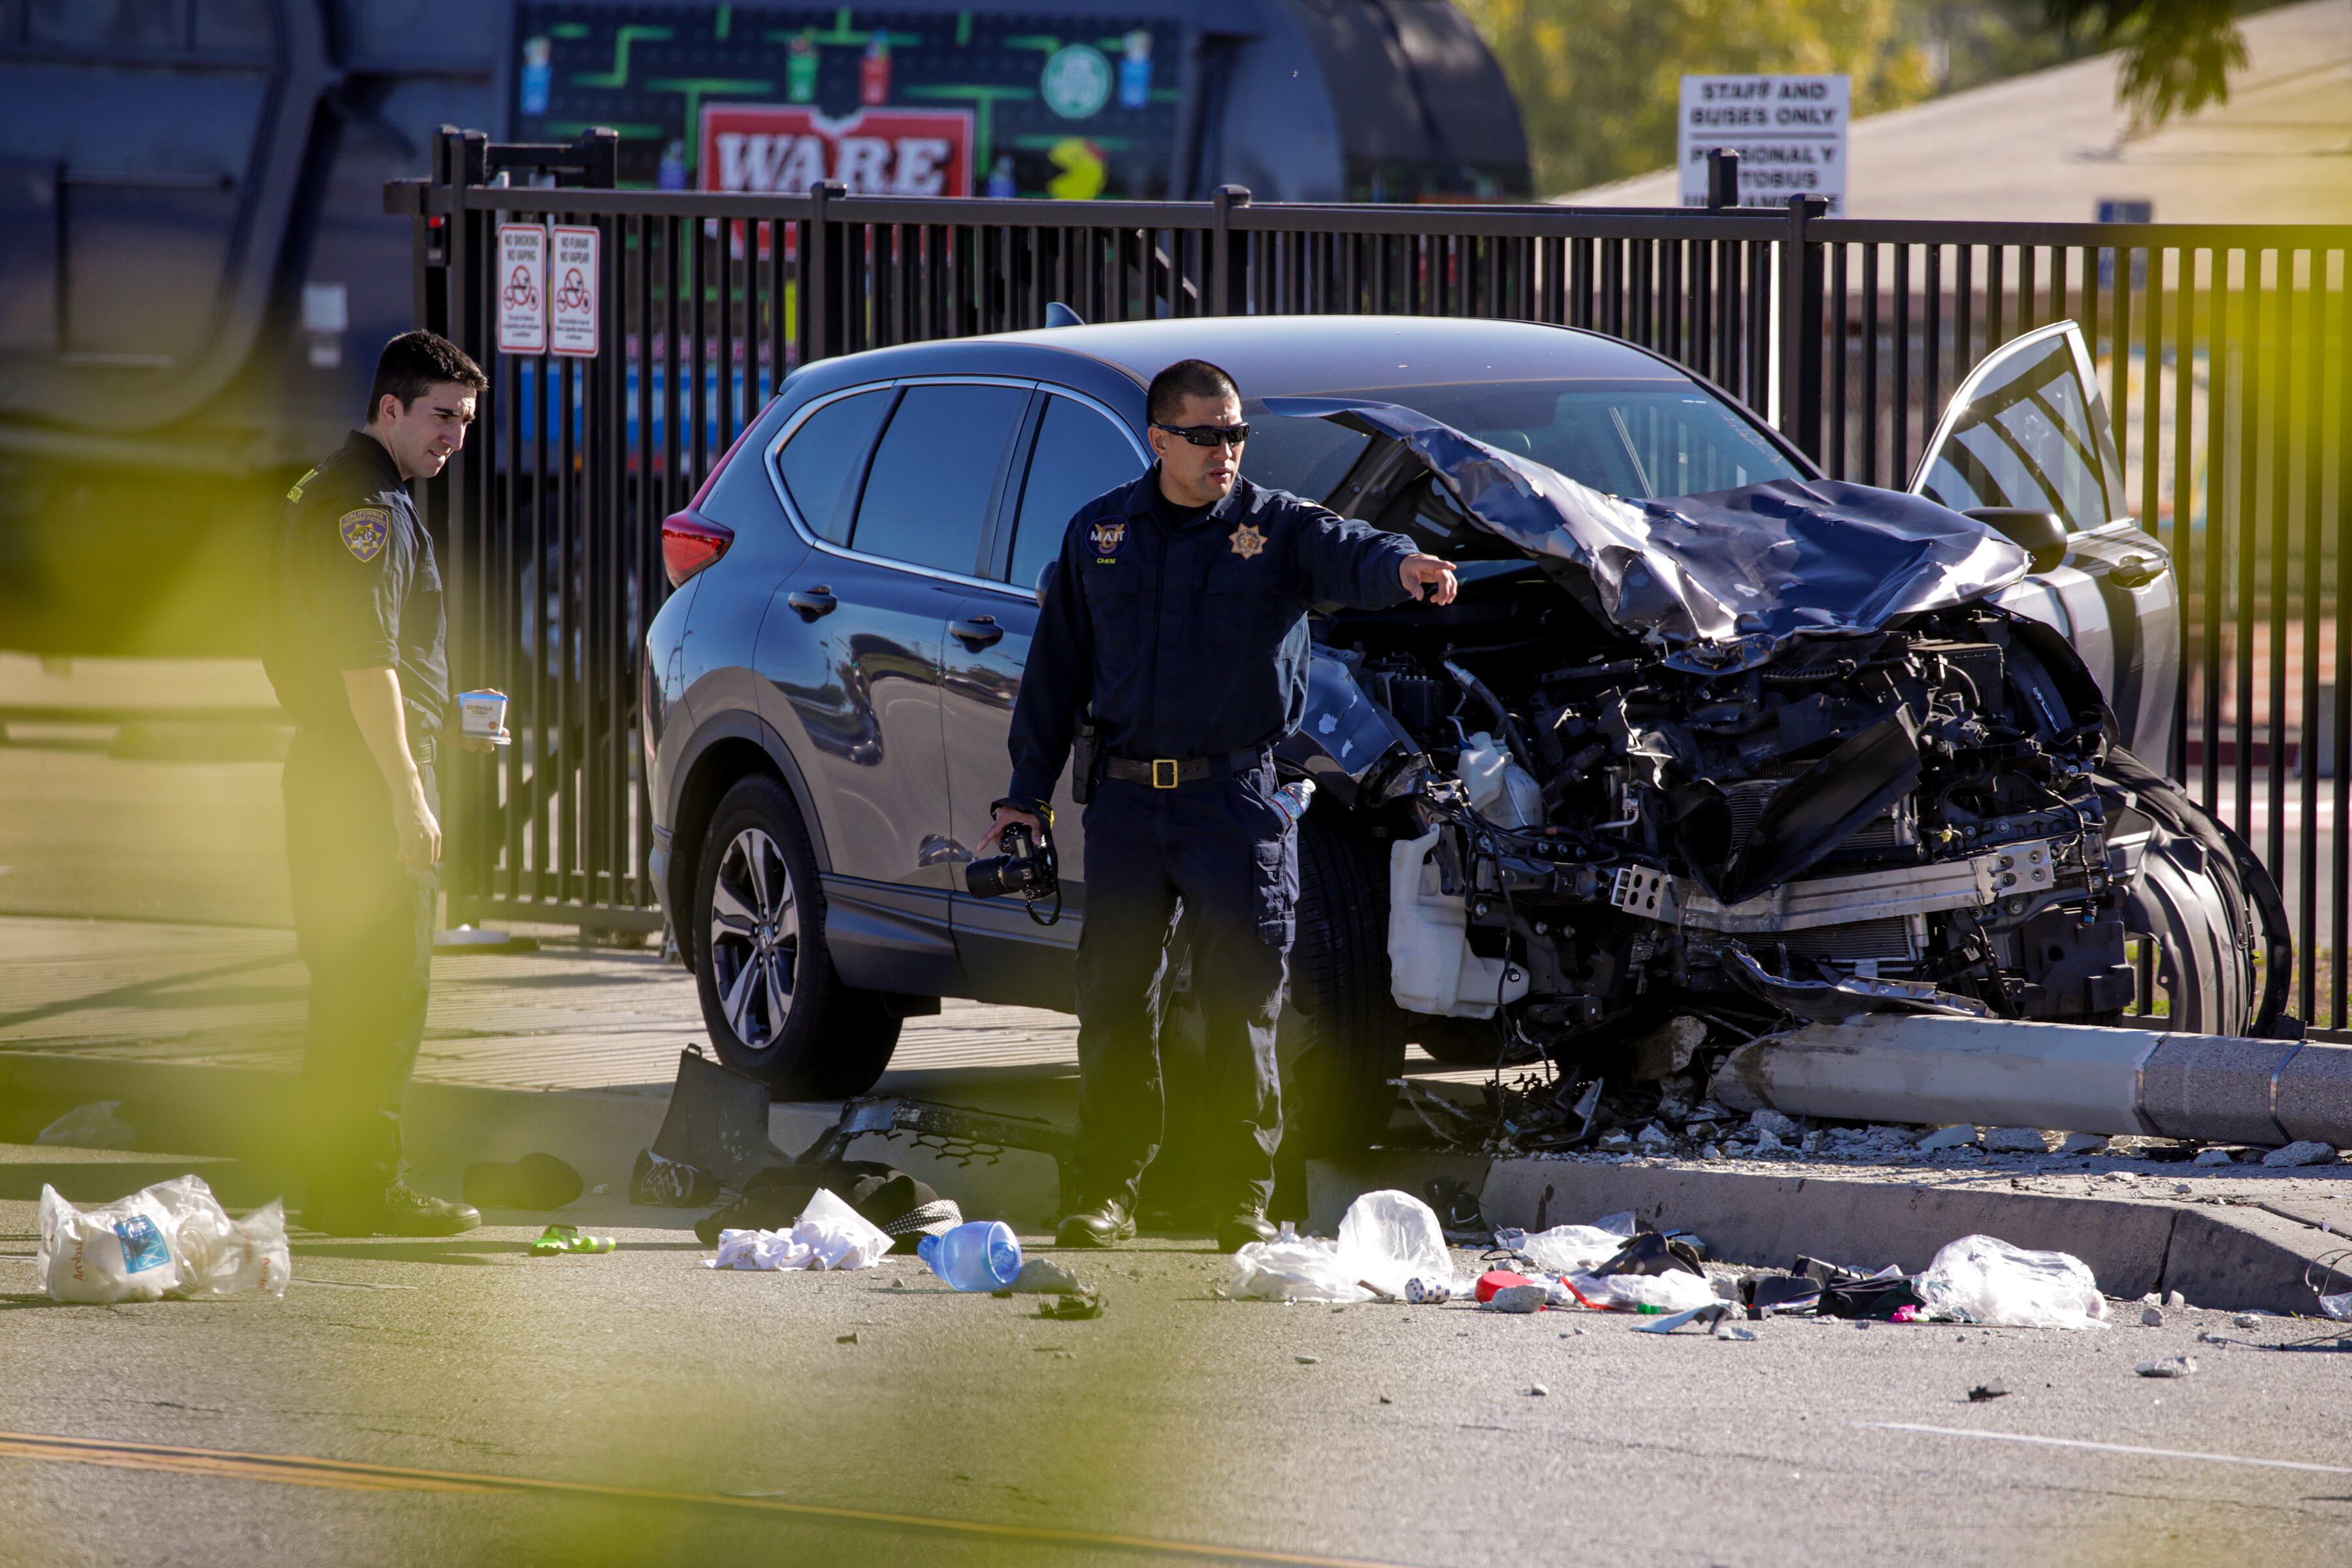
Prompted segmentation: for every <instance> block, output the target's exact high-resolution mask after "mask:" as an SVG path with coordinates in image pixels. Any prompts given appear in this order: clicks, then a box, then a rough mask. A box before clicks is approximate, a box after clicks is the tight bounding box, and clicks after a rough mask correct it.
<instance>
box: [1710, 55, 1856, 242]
mask: <svg viewBox="0 0 2352 1568" xmlns="http://www.w3.org/2000/svg"><path fill="white" fill-rule="evenodd" d="M1852 98H1853V95H1852V89H1851V86H1850V83H1849V81H1848V79H1846V78H1845V77H1843V76H1686V77H1685V78H1683V98H1682V114H1681V126H1682V135H1681V147H1680V149H1679V159H1680V163H1681V166H1682V197H1683V205H1685V206H1686V207H1703V206H1705V205H1706V155H1707V153H1710V152H1712V151H1713V150H1714V149H1716V148H1717V147H1728V148H1730V149H1731V150H1732V151H1734V152H1736V153H1738V154H1739V205H1742V206H1774V205H1780V204H1782V203H1785V202H1786V201H1787V200H1788V199H1789V198H1790V196H1826V197H1828V198H1829V204H1830V206H1829V216H1832V217H1842V216H1844V213H1845V154H1846V125H1847V121H1848V120H1849V119H1850V118H1851V116H1850V114H1849V113H1848V110H1849V109H1850V107H1851V104H1852Z"/></svg>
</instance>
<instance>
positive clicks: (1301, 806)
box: [1274, 779, 1315, 822]
mask: <svg viewBox="0 0 2352 1568" xmlns="http://www.w3.org/2000/svg"><path fill="white" fill-rule="evenodd" d="M1314 796H1315V781H1314V780H1312V779H1293V780H1291V781H1290V783H1288V784H1285V785H1283V786H1282V787H1281V788H1280V789H1278V790H1276V791H1275V792H1274V804H1275V805H1278V806H1280V807H1282V814H1283V815H1284V816H1287V817H1288V818H1290V820H1291V821H1293V822H1296V821H1297V820H1298V819H1299V818H1300V817H1302V816H1306V815H1307V803H1308V802H1309V801H1311V800H1312V799H1313V798H1314Z"/></svg>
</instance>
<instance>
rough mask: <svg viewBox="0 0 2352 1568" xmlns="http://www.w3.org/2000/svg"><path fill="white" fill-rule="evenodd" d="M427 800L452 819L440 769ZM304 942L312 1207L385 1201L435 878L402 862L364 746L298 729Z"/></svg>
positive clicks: (295, 757)
mask: <svg viewBox="0 0 2352 1568" xmlns="http://www.w3.org/2000/svg"><path fill="white" fill-rule="evenodd" d="M418 771H419V772H420V773H422V774H423V775H424V779H425V799H426V800H427V801H428V802H429V803H430V804H431V805H432V806H433V810H434V814H435V815H436V816H438V815H439V814H440V809H441V805H440V794H439V791H438V789H437V787H436V781H435V779H434V775H433V768H432V766H431V764H429V763H425V764H420V766H419V769H418ZM285 789H286V858H287V861H288V865H289V869H290V870H291V871H292V873H293V887H294V932H295V937H296V941H297V942H298V943H299V947H300V949H301V953H302V962H303V963H304V964H305V965H307V966H308V967H309V969H310V1030H309V1037H308V1041H307V1047H306V1050H305V1052H304V1055H303V1058H302V1103H303V1121H304V1129H303V1131H304V1133H305V1135H306V1142H307V1143H308V1145H309V1148H308V1151H307V1152H308V1155H309V1171H310V1184H311V1188H312V1192H313V1194H314V1196H315V1195H316V1194H321V1193H324V1194H328V1195H330V1196H335V1195H344V1196H351V1197H362V1196H365V1195H366V1194H371V1193H380V1192H382V1191H383V1188H384V1187H385V1186H387V1185H388V1184H390V1183H391V1182H392V1181H393V1179H394V1177H396V1176H397V1175H398V1174H399V1173H400V1107H401V1100H403V1098H404V1096H405V1095H406V1093H407V1090H408V1075H409V1072H410V1070H411V1069H412V1068H415V1065H416V1047H417V1046H418V1044H419V1042H421V1041H422V1040H423V1039H424V1037H425V997H426V994H427V992H428V989H429V987H430V985H431V982H432V966H433V921H434V913H435V910H434V894H435V891H436V878H435V875H434V873H432V872H431V871H418V870H415V869H414V868H410V867H408V866H405V865H404V864H402V862H401V859H400V837H399V831H398V829H397V828H396V827H395V826H394V822H393V813H392V796H391V792H390V791H389V790H388V789H386V787H385V785H384V782H383V773H380V772H379V771H377V768H376V765H375V760H374V758H373V757H372V756H371V755H370V754H369V753H368V751H367V748H366V747H365V746H364V745H363V744H362V743H361V742H359V741H358V739H357V738H356V737H354V738H352V739H350V740H338V739H333V738H328V737H320V736H318V735H315V734H313V733H311V732H310V731H297V732H296V734H295V738H294V743H293V746H292V748H291V749H290V750H289V752H288V753H287V757H286V773H285Z"/></svg>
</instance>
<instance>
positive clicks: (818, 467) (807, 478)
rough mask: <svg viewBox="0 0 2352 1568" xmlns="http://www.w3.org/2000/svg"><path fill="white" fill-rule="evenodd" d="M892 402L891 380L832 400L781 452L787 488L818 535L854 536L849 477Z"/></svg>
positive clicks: (778, 458)
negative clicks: (850, 519) (889, 384)
mask: <svg viewBox="0 0 2352 1568" xmlns="http://www.w3.org/2000/svg"><path fill="white" fill-rule="evenodd" d="M889 407H890V389H889V388H888V387H887V386H877V387H876V388H875V389H874V390H873V391H871V392H861V393H858V394H856V395H854V396H850V397H845V398H843V399H841V400H840V401H839V402H837V403H828V404H826V405H824V407H822V408H820V409H818V410H817V411H816V412H815V413H814V414H812V415H810V416H808V418H807V420H806V421H805V422H803V424H802V426H801V427H800V428H799V429H798V430H795V431H793V438H792V439H791V440H789V441H787V442H785V443H784V449H783V450H782V452H780V453H778V454H777V455H776V471H777V472H778V473H780V474H782V476H783V480H784V491H785V493H786V494H787V495H790V496H791V497H792V498H793V506H794V507H796V508H798V509H799V510H800V514H801V521H803V522H804V523H806V524H808V526H809V528H810V529H811V530H812V531H814V533H815V534H816V535H817V537H818V538H820V539H824V540H828V541H830V542H833V543H835V544H839V543H840V542H842V541H844V540H845V539H847V538H848V537H849V503H850V500H851V497H852V489H853V487H852V486H851V484H850V482H849V481H850V479H852V478H853V477H854V476H855V475H856V472H857V468H858V465H859V464H860V463H862V462H864V461H865V460H866V448H867V447H871V446H873V444H874V430H875V426H878V425H880V424H881V423H882V416H883V415H884V414H885V413H887V411H888V410H889Z"/></svg>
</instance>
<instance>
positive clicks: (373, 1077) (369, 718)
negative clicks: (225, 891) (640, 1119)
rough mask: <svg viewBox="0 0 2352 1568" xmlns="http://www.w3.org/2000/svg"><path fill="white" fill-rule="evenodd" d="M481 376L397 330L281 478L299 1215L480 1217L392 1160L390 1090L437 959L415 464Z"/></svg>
mask: <svg viewBox="0 0 2352 1568" xmlns="http://www.w3.org/2000/svg"><path fill="white" fill-rule="evenodd" d="M487 385H488V380H487V379H486V378H485V377H484V376H483V374H482V372H481V369H480V367H479V366H478V365H476V364H475V363H474V362H473V361H472V360H471V359H470V358H468V357H467V355H466V353H465V352H464V351H463V350H461V349H459V348H458V347H457V345H456V344H455V343H452V342H449V341H448V340H446V338H441V337H436V335H434V334H433V333H431V332H423V331H418V332H406V333H404V334H402V335H401V336H399V337H396V338H394V339H393V340H392V342H390V343H388V344H386V345H385V346H384V351H383V357H382V359H380V360H379V361H378V362H377V364H376V372H375V381H374V384H373V386H372V387H371V389H370V391H369V395H368V421H367V427H366V428H365V429H362V430H354V431H353V432H352V434H351V436H350V437H349V438H348V439H346V440H345V441H344V442H343V444H342V447H341V448H340V449H339V450H338V451H337V452H336V453H335V454H334V456H332V457H331V458H328V459H327V460H326V461H325V462H324V463H322V464H320V466H319V467H318V468H313V469H312V470H311V471H310V473H308V474H306V475H304V476H303V477H302V479H301V480H300V482H299V483H298V484H296V485H295V487H294V488H293V489H291V490H289V491H288V492H287V498H286V499H287V506H286V511H285V516H284V520H283V521H282V522H281V524H280V527H279V531H278V540H277V545H276V549H275V550H274V551H273V552H272V555H271V570H270V581H269V589H268V599H267V601H266V620H265V624H264V633H263V644H264V647H263V662H264V665H265V667H266V668H268V672H269V680H270V684H271V685H273V686H275V687H276V688H277V689H278V701H279V702H281V703H282V704H284V706H285V708H286V710H287V711H288V712H289V713H290V714H292V715H293V716H294V722H295V731H294V742H293V745H292V747H291V749H290V750H289V752H287V756H286V773H285V790H286V858H287V861H288V865H289V869H290V870H291V871H292V873H293V887H294V929H295V934H296V938H297V940H298V942H299V946H300V948H301V952H302V962H303V963H304V964H306V965H307V966H308V967H309V969H310V1030H309V1037H308V1041H307V1047H306V1050H305V1053H304V1056H303V1060H302V1098H303V1107H304V1121H305V1128H304V1131H305V1132H306V1133H307V1135H308V1142H309V1144H310V1148H309V1150H308V1166H309V1177H310V1201H309V1204H308V1205H307V1207H306V1208H305V1210H304V1215H303V1217H304V1219H305V1221H306V1222H307V1223H308V1224H309V1225H310V1226H311V1227H312V1228H314V1229H319V1230H325V1231H331V1232H333V1233H335V1234H338V1235H352V1236H368V1235H375V1234H379V1233H382V1234H390V1235H394V1236H454V1235H456V1234H457V1232H459V1231H464V1230H470V1229H472V1228H473V1227H474V1226H478V1225H479V1224H481V1222H482V1216H481V1215H480V1214H478V1212H476V1211H475V1210H474V1209H472V1208H470V1207H468V1206H467V1205H463V1204H452V1203H445V1202H443V1201H442V1200H441V1199H438V1198H435V1197H429V1196H427V1195H425V1194H422V1193H418V1192H415V1191H413V1190H412V1189H411V1188H410V1187H409V1186H408V1185H407V1184H405V1183H404V1182H403V1181H402V1180H401V1174H400V1172H401V1162H400V1107H401V1100H402V1099H403V1098H404V1096H405V1094H406V1093H407V1089H408V1075H409V1071H410V1069H411V1068H413V1067H415V1062H416V1047H417V1044H418V1042H419V1041H420V1040H422V1039H423V1037H424V1034H425V995H426V991H427V988H428V986H429V984H430V983H431V978H432V963H433V927H434V916H435V908H434V905H435V893H436V879H435V871H434V868H435V866H436V863H437V862H438V861H439V859H440V858H441V825H440V821H439V816H440V795H439V791H438V788H437V785H436V780H435V775H434V764H435V762H436V756H437V754H438V752H439V751H440V749H441V746H442V739H443V738H442V728H443V723H444V721H445V719H446V715H447V712H448V708H449V671H448V662H447V658H446V653H445V650H444V647H443V644H444V641H445V637H446V621H445V618H444V616H443V613H442V605H441V573H440V569H439V567H438V566H437V565H436V563H435V562H434V559H433V541H432V538H431V536H430V535H428V534H427V533H426V532H425V525H424V523H423V521H421V520H420V519H419V518H418V517H417V515H416V507H415V502H414V501H413V500H410V498H409V493H408V481H410V480H411V479H430V478H432V477H433V476H434V475H436V474H438V473H439V472H440V471H441V468H442V466H443V465H444V464H446V462H447V461H448V460H449V458H450V456H451V455H452V454H453V453H455V452H456V451H457V448H458V447H461V446H463V445H464V444H465V439H466V427H467V426H468V425H470V424H472V423H473V419H474V402H475V396H476V395H477V394H478V393H479V392H480V391H481V390H482V388H483V387H485V386H487ZM491 743H492V742H488V741H481V742H471V741H469V742H467V744H468V745H470V746H476V747H478V748H479V749H482V750H488V749H489V746H490V745H491Z"/></svg>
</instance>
